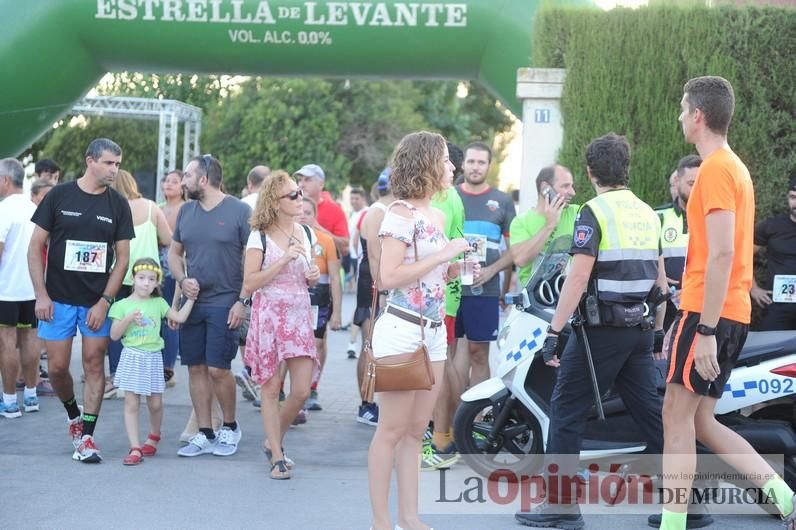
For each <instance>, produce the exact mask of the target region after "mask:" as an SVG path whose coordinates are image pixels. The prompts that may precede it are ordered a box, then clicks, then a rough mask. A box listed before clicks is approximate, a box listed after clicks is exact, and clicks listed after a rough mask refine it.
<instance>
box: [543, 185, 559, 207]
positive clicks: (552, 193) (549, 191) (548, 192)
mask: <svg viewBox="0 0 796 530" xmlns="http://www.w3.org/2000/svg"><path fill="white" fill-rule="evenodd" d="M542 195H544V196H545V197H546V198H547V201H548V202H549V203H551V204H552V203H553V201H555V200H556V198H558V193H556V190H554V189H553V188H550V187H548V188H545V190H544V191H543V192H542Z"/></svg>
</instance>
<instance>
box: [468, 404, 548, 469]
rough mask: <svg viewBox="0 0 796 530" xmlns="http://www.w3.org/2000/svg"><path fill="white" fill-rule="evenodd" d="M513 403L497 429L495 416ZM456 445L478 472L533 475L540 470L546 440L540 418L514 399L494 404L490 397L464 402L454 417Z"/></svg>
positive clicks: (472, 467) (471, 466)
mask: <svg viewBox="0 0 796 530" xmlns="http://www.w3.org/2000/svg"><path fill="white" fill-rule="evenodd" d="M504 406H511V407H512V410H510V411H509V415H508V419H507V420H506V422H505V424H504V425H503V426H502V427H499V428H496V426H495V419H496V418H498V417H499V414H500V411H501V410H502V408H503V407H504ZM453 429H454V435H455V440H456V446H457V447H458V449H459V453H460V454H461V456H462V458H463V459H464V461H465V463H466V464H467V465H468V466H469V467H470V468H471V469H472V470H473V471H475V472H476V473H478V474H479V475H481V476H484V477H490V476H491V475H492V474H493V473H494V472H496V471H498V470H508V471H510V472H512V473H514V474H515V475H530V474H533V473H535V472H537V471H539V470H541V467H542V463H543V460H544V459H543V453H544V443H543V440H542V428H541V426H540V425H539V422H538V421H537V419H536V418H535V417H534V416H533V415H532V414H530V413H529V412H528V411H526V410H525V408H524V407H523V406H522V405H521V404H520V403H519V402H518V401H514V400H511V401H509V400H507V399H505V398H504V399H503V400H501V401H499V402H497V403H493V402H492V401H490V400H489V399H481V400H478V401H472V402H462V403H461V405H459V408H458V409H457V410H456V416H455V418H454V420H453Z"/></svg>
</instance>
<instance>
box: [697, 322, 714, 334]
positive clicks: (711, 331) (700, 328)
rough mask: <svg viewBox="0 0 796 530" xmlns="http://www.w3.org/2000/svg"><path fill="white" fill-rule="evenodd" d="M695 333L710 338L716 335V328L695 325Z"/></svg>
mask: <svg viewBox="0 0 796 530" xmlns="http://www.w3.org/2000/svg"><path fill="white" fill-rule="evenodd" d="M696 332H697V333H699V334H700V335H706V336H708V337H709V336H711V335H715V334H716V328H712V327H710V326H706V325H705V324H697V328H696Z"/></svg>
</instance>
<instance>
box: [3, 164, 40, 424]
mask: <svg viewBox="0 0 796 530" xmlns="http://www.w3.org/2000/svg"><path fill="white" fill-rule="evenodd" d="M24 179H25V170H24V169H23V168H22V164H20V163H19V161H17V160H15V159H13V158H6V159H4V160H0V199H2V202H0V374H2V378H3V400H2V402H0V416H3V417H6V418H19V417H20V416H22V411H21V410H20V406H19V405H18V404H17V391H16V386H15V385H16V380H17V374H18V373H19V366H20V360H21V361H22V375H23V378H24V379H25V390H24V393H23V407H22V408H24V410H25V412H36V411H38V410H39V399H38V397H37V395H36V383H37V382H38V377H39V351H38V348H37V343H36V327H37V321H36V313H35V309H36V295H35V293H34V291H33V283H31V279H30V274H29V273H28V245H29V244H30V238H31V236H32V235H33V228H34V225H33V223H32V222H31V220H30V218H31V216H33V212H35V211H36V206H35V205H34V204H33V203H32V202H31V201H30V199H28V198H27V197H26V196H25V194H24V193H23V190H22V183H23V181H24ZM17 345H19V354H17Z"/></svg>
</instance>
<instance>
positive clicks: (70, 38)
mask: <svg viewBox="0 0 796 530" xmlns="http://www.w3.org/2000/svg"><path fill="white" fill-rule="evenodd" d="M547 3H550V2H547ZM559 3H562V2H559ZM538 4H539V1H538V0H452V1H440V0H438V1H433V0H405V1H395V0H361V1H328V0H314V1H303V0H271V1H266V0H0V17H1V18H2V20H3V21H4V24H3V31H2V32H0V72H2V82H3V88H2V92H0V93H2V97H0V124H1V126H0V156H14V155H16V154H18V153H20V152H21V151H22V150H24V149H25V148H26V147H27V146H28V145H30V143H31V142H33V141H34V140H35V139H36V138H38V137H39V136H40V135H41V134H42V133H43V132H44V131H46V129H47V128H48V127H49V126H50V125H51V124H52V123H53V122H54V121H55V120H56V119H58V118H59V117H60V116H62V115H64V114H65V113H66V112H68V110H69V109H70V108H71V107H72V105H73V104H74V102H75V101H76V100H78V99H79V98H80V97H81V96H82V95H83V94H85V93H86V92H87V91H88V90H89V89H90V88H91V87H92V86H94V85H95V84H96V83H97V81H98V80H99V79H100V77H102V76H103V75H104V74H105V73H106V72H108V71H122V70H133V71H142V72H196V73H230V74H246V75H279V76H314V77H338V78H340V77H346V78H412V79H472V80H477V81H478V82H479V83H481V84H482V85H484V86H485V87H486V88H487V89H489V90H490V91H491V92H492V93H493V94H494V95H495V96H496V97H497V98H498V99H500V100H501V101H502V102H503V103H504V104H506V106H507V107H508V108H509V109H511V110H512V111H513V112H514V113H515V114H519V111H520V105H519V103H518V101H517V100H516V98H515V83H516V79H515V78H516V71H517V68H520V67H524V66H528V65H529V64H530V50H531V28H532V23H533V15H534V13H535V11H536V9H537V7H538Z"/></svg>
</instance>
